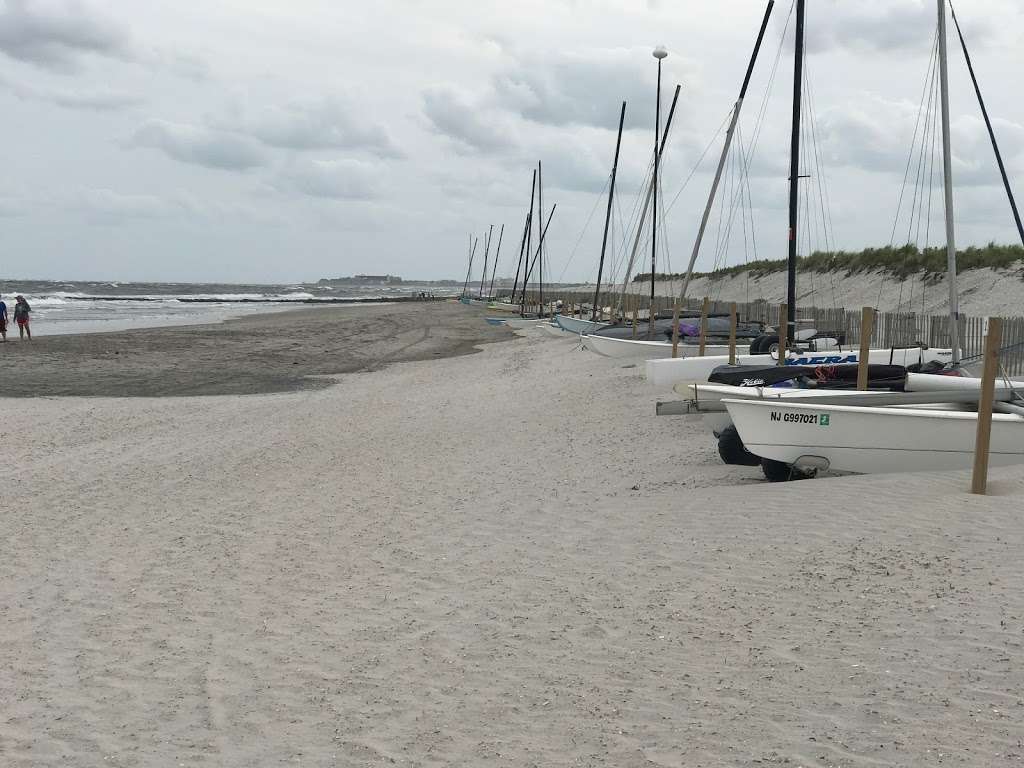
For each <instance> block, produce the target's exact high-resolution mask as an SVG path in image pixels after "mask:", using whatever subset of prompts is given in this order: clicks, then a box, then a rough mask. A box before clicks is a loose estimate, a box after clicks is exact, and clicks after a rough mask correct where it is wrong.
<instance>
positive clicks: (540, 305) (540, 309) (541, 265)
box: [537, 160, 544, 317]
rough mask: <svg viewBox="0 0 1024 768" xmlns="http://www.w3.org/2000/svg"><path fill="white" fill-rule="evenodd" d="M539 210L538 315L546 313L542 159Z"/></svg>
mask: <svg viewBox="0 0 1024 768" xmlns="http://www.w3.org/2000/svg"><path fill="white" fill-rule="evenodd" d="M537 210H538V211H540V216H538V217H537V254H538V258H539V259H540V262H539V264H538V277H539V278H540V280H539V282H540V293H539V298H538V300H537V304H538V307H537V315H538V316H541V317H542V316H543V315H544V230H542V229H541V226H540V224H541V219H543V218H544V175H543V171H542V168H541V162H540V160H538V161H537Z"/></svg>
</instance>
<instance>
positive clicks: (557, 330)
mask: <svg viewBox="0 0 1024 768" xmlns="http://www.w3.org/2000/svg"><path fill="white" fill-rule="evenodd" d="M537 327H538V328H540V329H541V331H543V332H544V334H545V335H546V336H552V337H554V338H556V339H570V340H575V339H576V338H577V336H578V334H575V333H570V332H568V331H566V330H564V329H563V328H561V327H560V326H558V325H555V324H554V323H542V324H539V325H538V326H537Z"/></svg>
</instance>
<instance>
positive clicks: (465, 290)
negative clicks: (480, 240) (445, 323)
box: [462, 235, 476, 296]
mask: <svg viewBox="0 0 1024 768" xmlns="http://www.w3.org/2000/svg"><path fill="white" fill-rule="evenodd" d="M469 242H470V243H471V245H470V248H469V268H468V269H467V270H466V282H465V283H463V284H462V295H463V296H468V295H469V278H470V276H472V274H473V256H474V254H476V240H474V239H473V235H470V236H469Z"/></svg>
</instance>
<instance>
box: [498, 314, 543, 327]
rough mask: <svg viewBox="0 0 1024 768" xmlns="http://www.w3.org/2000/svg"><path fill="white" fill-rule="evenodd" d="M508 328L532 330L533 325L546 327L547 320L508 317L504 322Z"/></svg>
mask: <svg viewBox="0 0 1024 768" xmlns="http://www.w3.org/2000/svg"><path fill="white" fill-rule="evenodd" d="M504 323H505V325H507V326H508V327H509V328H513V329H515V328H532V327H533V326H535V325H547V324H548V322H547V320H543V319H541V320H538V319H537V318H536V317H510V318H507V319H505V320H504Z"/></svg>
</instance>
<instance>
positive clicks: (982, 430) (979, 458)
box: [971, 317, 1003, 496]
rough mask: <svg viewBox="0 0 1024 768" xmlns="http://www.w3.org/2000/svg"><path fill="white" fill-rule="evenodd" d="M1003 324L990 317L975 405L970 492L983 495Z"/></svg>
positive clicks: (986, 476) (985, 486)
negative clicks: (974, 432) (975, 417)
mask: <svg viewBox="0 0 1024 768" xmlns="http://www.w3.org/2000/svg"><path fill="white" fill-rule="evenodd" d="M1002 335H1003V321H1002V320H1001V319H1000V318H998V317H993V318H991V319H990V320H989V321H988V335H987V336H986V337H985V367H984V370H983V372H982V374H981V401H980V402H979V403H978V432H977V435H976V436H975V440H974V474H973V476H972V477H971V493H977V494H981V495H982V496H984V495H985V490H986V488H987V487H988V450H989V443H990V442H991V439H992V401H993V400H994V399H995V389H996V374H997V373H998V372H999V345H1000V342H1001V341H1002Z"/></svg>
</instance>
